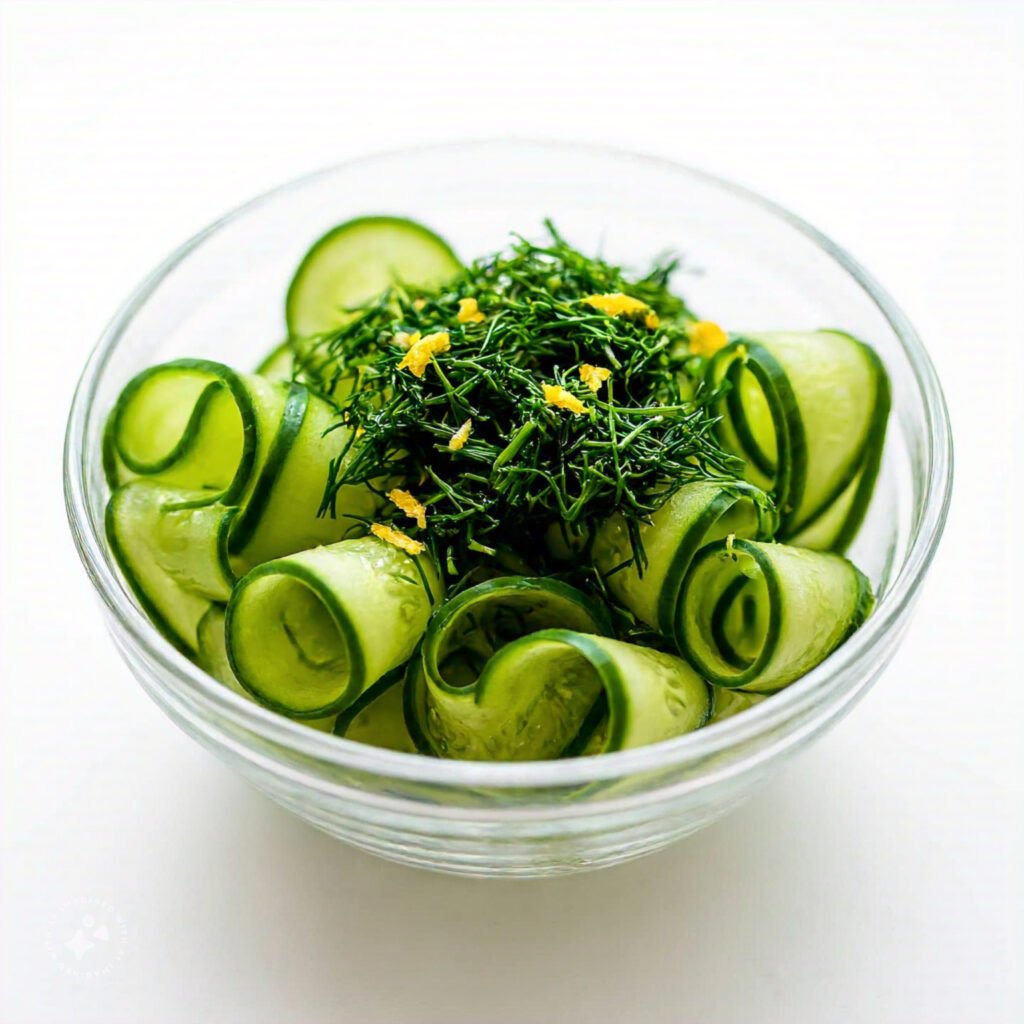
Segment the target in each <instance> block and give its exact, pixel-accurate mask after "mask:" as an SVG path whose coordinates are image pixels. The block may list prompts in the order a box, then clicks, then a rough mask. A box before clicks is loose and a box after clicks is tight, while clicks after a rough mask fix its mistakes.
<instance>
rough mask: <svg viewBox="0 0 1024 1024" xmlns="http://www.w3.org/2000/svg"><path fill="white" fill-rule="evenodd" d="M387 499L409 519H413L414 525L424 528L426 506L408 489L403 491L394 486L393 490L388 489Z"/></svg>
mask: <svg viewBox="0 0 1024 1024" xmlns="http://www.w3.org/2000/svg"><path fill="white" fill-rule="evenodd" d="M388 501H390V502H391V503H392V504H393V505H395V506H396V507H397V508H399V509H401V510H402V511H403V512H404V513H405V514H406V515H407V516H408V517H409V518H410V519H415V520H416V525H417V526H418V527H419V528H420V529H421V530H423V529H426V526H427V508H426V506H425V505H424V504H423V503H422V502H420V501H417V500H416V499H415V498H414V497H413V496H412V495H411V494H410V493H409V492H408V491H403V490H400V489H398V488H397V487H396V488H395V490H393V491H388Z"/></svg>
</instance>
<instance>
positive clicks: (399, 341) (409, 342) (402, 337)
mask: <svg viewBox="0 0 1024 1024" xmlns="http://www.w3.org/2000/svg"><path fill="white" fill-rule="evenodd" d="M419 340H420V332H419V331H413V332H412V334H406V333H405V331H399V332H398V333H397V334H396V335H395V336H394V337H393V338H392V339H391V342H392V344H394V345H397V346H398V347H399V348H404V349H410V348H412V346H413V345H415V344H416V342H417V341H419Z"/></svg>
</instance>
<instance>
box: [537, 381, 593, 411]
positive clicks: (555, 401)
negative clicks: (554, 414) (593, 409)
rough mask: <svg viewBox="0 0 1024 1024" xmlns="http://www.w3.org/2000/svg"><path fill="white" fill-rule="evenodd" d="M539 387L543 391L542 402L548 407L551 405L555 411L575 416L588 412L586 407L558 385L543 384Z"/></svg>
mask: <svg viewBox="0 0 1024 1024" xmlns="http://www.w3.org/2000/svg"><path fill="white" fill-rule="evenodd" d="M541 386H542V387H543V389H544V401H545V402H547V403H548V405H553V406H554V407H555V408H556V409H565V410H566V412H571V413H575V414H576V415H577V416H579V415H580V414H581V413H585V412H587V411H588V406H586V405H584V404H583V403H582V402H581V401H580V400H579V399H578V398H577V397H576V396H575V395H574V394H571V393H570V392H568V391H566V390H565V388H563V387H561V386H560V385H558V384H543V385H541Z"/></svg>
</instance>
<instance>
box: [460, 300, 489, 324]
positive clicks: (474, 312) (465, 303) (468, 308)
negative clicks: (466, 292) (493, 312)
mask: <svg viewBox="0 0 1024 1024" xmlns="http://www.w3.org/2000/svg"><path fill="white" fill-rule="evenodd" d="M455 319H456V320H458V321H459V323H460V324H478V323H481V322H482V321H483V319H484V315H483V313H481V312H480V307H479V306H478V305H477V304H476V299H459V312H458V315H457V316H456V318H455Z"/></svg>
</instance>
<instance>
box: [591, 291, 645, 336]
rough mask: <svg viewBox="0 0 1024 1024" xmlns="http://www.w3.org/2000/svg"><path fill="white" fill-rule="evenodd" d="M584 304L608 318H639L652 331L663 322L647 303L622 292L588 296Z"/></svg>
mask: <svg viewBox="0 0 1024 1024" xmlns="http://www.w3.org/2000/svg"><path fill="white" fill-rule="evenodd" d="M582 302H583V303H584V304H585V305H587V306H591V307H593V308H594V309H598V310H600V311H601V312H602V313H607V315H608V316H625V317H628V318H629V319H631V320H635V319H637V318H638V317H643V318H644V326H645V327H647V328H649V329H650V330H652V331H653V330H654V328H655V327H657V326H658V324H659V323H660V322H661V321H659V320H658V314H657V313H655V312H654V311H653V310H652V309H651V307H650V306H648V305H647V303H646V302H642V301H641V300H640V299H634V298H633V296H632V295H623V293H622V292H609V294H607V295H588V296H587V297H586V298H585V299H583V300H582Z"/></svg>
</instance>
